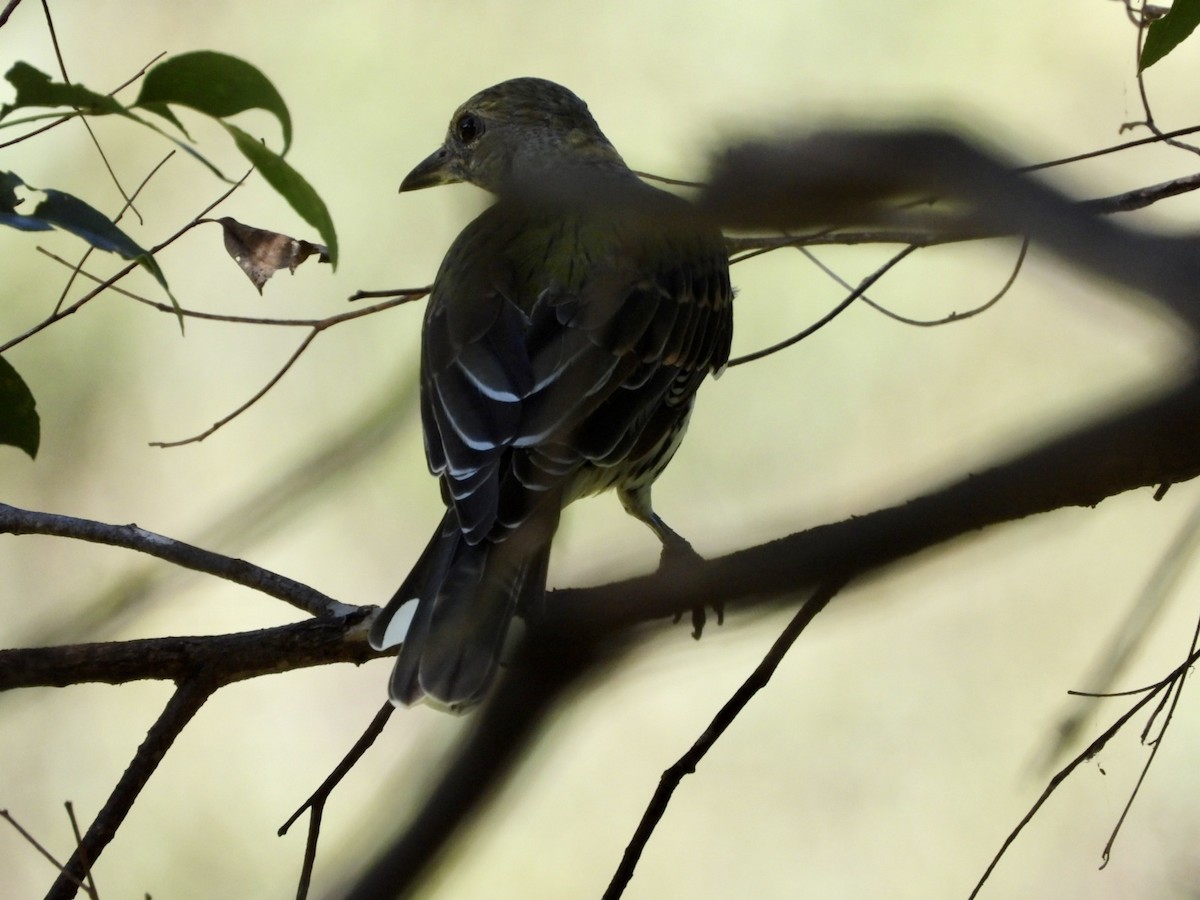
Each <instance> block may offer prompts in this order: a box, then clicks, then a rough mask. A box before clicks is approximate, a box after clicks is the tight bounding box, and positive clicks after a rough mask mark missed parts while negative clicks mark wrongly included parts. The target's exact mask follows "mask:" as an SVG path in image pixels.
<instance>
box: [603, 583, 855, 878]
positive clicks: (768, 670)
mask: <svg viewBox="0 0 1200 900" xmlns="http://www.w3.org/2000/svg"><path fill="white" fill-rule="evenodd" d="M843 586H844V582H842V581H835V582H831V583H830V584H828V585H826V586H824V587H821V588H818V589H817V590H816V591H815V592H814V593H813V595H812V597H810V598H809V600H808V602H806V603H805V604H804V605H803V606H802V607H800V609H799V610H798V611H797V613H796V615H795V616H793V617H792V620H791V621H790V622H788V624H787V627H786V628H784V630H783V632H782V633H781V634H780V635H779V637H778V638H776V640H775V643H774V644H772V645H771V649H770V650H768V651H767V655H766V656H764V657H763V660H762V662H760V663H759V664H758V666H757V667H756V668H755V669H754V671H753V672H752V673H751V674H750V677H749V678H747V679H746V680H745V682H743V683H742V686H741V687H740V688H738V689H737V691H736V692H735V693H734V695H733V696H732V697H730V698H729V700H728V701H727V702H726V703H725V705H724V706H722V707H721V709H720V711H719V712H718V713H717V714H716V716H714V717H713V720H712V722H711V723H709V726H708V728H706V729H705V730H704V733H703V734H702V735H700V737H699V739H697V741H696V742H695V743H694V744H693V745H692V746H691V749H689V750H688V752H687V753H685V754H684V755H683V756H681V757H680V758H679V760H678V761H677V762H676V763H675V764H674V765H673V766H671V767H670V768H669V769H667V770H666V771H665V772H663V774H662V778H661V780H660V781H659V783H658V789H657V790H656V791H655V792H654V796H653V797H652V798H651V800H650V805H649V806H647V807H646V811H645V813H643V814H642V820H641V822H639V823H638V827H637V830H636V831H635V832H634V835H633V839H632V840H631V841H630V842H629V846H628V847H626V848H625V855H624V856H623V857H622V858H621V864H620V865H619V866H618V867H617V871H616V872H615V873H614V874H613V877H612V881H610V882H609V885H608V889H607V890H605V892H604V900H616V898H618V897H620V896H621V895H622V894H624V892H625V888H626V887H627V886H628V885H629V880H630V879H631V878H632V877H633V872H634V869H636V868H637V864H638V860H639V859H641V856H642V851H643V850H644V849H645V848H646V843H647V842H648V841H649V840H650V836H651V835H652V834H653V833H654V829H655V828H656V827H657V825H658V823H659V821H660V820H661V819H662V817H663V813H665V812H666V811H667V805H668V804H669V803H670V802H671V797H672V795H674V793H675V789H676V788H677V787H679V784H680V782H682V781H683V779H684V777H685V776H687V775H691V774H693V773H694V772H695V771H696V767H697V766H698V765H699V764H700V762H701V760H703V759H704V757H705V755H706V754H707V753H708V751H709V750H711V749H712V748H713V745H714V744H716V742H717V741H718V740H719V739H720V737H721V735H722V734H724V733H725V731H726V729H728V728H729V726H730V725H732V724H733V721H734V720H735V719H736V718H737V717H738V716H739V715H740V714H741V712H742V710H743V709H745V708H746V704H748V703H749V702H750V701H751V700H752V699H753V698H754V695H755V694H757V693H758V692H759V691H761V690H762V689H763V688H764V687H766V686H767V683H768V682H770V680H771V676H772V675H774V674H775V670H776V669H777V668H779V664H780V663H781V662H782V661H783V658H784V656H786V655H787V652H788V650H790V649H791V647H792V645H793V644H794V643H795V642H796V639H797V638H798V637H800V635H801V634H802V633H803V632H804V629H805V628H807V627H808V626H809V624H810V623H811V622H812V620H813V619H815V618H816V617H817V615H818V613H820V612H821V610H823V609H824V608H825V607H826V606H828V605H829V602H830V601H831V600H832V599H833V598H834V597H835V596H837V594H838V591H840V590H841V589H842V587H843Z"/></svg>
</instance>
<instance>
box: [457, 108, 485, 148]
mask: <svg viewBox="0 0 1200 900" xmlns="http://www.w3.org/2000/svg"><path fill="white" fill-rule="evenodd" d="M454 133H455V134H457V135H458V139H459V140H460V141H462V142H463V143H464V144H473V143H474V142H475V141H477V140H478V139H479V136H480V135H481V134H483V121H482V120H481V119H480V118H479V116H477V115H475V114H474V113H463V114H462V115H461V116H459V117H458V121H457V122H455V123H454Z"/></svg>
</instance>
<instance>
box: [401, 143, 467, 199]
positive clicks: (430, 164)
mask: <svg viewBox="0 0 1200 900" xmlns="http://www.w3.org/2000/svg"><path fill="white" fill-rule="evenodd" d="M453 169H454V158H453V157H452V156H451V155H450V153H449V151H447V150H446V148H445V147H438V148H437V150H435V151H434V152H433V153H431V154H430V155H429V156H427V157H426V158H425V159H423V160H422V161H421V162H419V163H418V164H417V167H416V168H415V169H413V170H412V171H411V172H409V173H408V174H407V175H406V176H405V177H404V180H403V181H402V182H400V193H404V192H405V191H419V190H421V188H427V187H436V186H437V185H439V184H454V183H455V182H459V181H462V178H461V176H459V175H458V174H457V173H456V172H454V171H453Z"/></svg>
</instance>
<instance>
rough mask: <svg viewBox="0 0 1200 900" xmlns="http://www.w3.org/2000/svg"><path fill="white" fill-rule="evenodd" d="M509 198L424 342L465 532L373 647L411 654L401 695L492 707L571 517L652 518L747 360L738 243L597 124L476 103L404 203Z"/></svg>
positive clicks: (452, 258)
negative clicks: (502, 669) (679, 451)
mask: <svg viewBox="0 0 1200 900" xmlns="http://www.w3.org/2000/svg"><path fill="white" fill-rule="evenodd" d="M457 181H467V182H470V183H472V184H475V185H478V186H479V187H482V188H484V189H486V190H488V191H490V192H491V193H493V194H495V195H496V196H497V202H496V203H495V204H494V205H493V206H491V207H490V208H489V209H488V210H486V211H485V212H484V213H483V214H482V215H480V216H479V217H478V218H477V219H475V221H474V222H472V223H471V224H470V225H468V226H467V227H466V229H465V230H464V231H463V232H462V234H460V235H459V236H458V238H457V239H456V240H455V241H454V244H453V245H452V246H451V247H450V250H449V251H448V252H447V253H446V257H445V259H444V260H443V261H442V265H441V268H440V269H439V270H438V274H437V277H436V279H435V280H434V285H433V291H432V293H431V295H430V298H429V303H428V307H427V309H426V313H425V323H424V329H423V331H422V354H421V413H422V420H423V425H424V431H425V449H426V455H427V457H428V460H429V465H430V468H431V469H432V471H433V472H434V473H435V474H437V475H438V476H439V478H440V480H441V485H442V495H443V498H444V499H445V501H446V505H447V510H446V515H445V517H444V518H443V520H442V524H441V526H440V527H439V528H438V530H437V532H436V533H435V534H434V536H433V539H432V540H431V541H430V543H429V546H428V547H427V548H426V549H425V552H424V553H423V554H422V556H421V558H420V559H419V560H418V561H417V564H416V566H415V567H414V568H413V571H412V572H411V573H410V575H409V576H408V578H407V579H406V580H405V582H404V584H403V585H401V587H400V589H399V590H398V591H397V592H396V595H395V596H394V597H393V598H392V600H391V602H390V603H389V604H388V605H387V607H386V608H385V609H384V610H383V612H382V613H380V615H379V617H378V619H377V620H376V622H375V624H374V626H373V627H372V629H371V642H372V644H373V645H374V646H376V647H378V648H383V647H388V646H393V645H395V644H397V643H402V644H403V646H402V647H401V650H400V656H399V659H398V660H397V662H396V668H395V671H394V673H393V676H392V681H391V687H390V694H391V697H392V699H393V700H394V701H395V702H398V703H404V704H410V703H415V702H417V701H418V700H421V699H428V700H430V701H431V702H433V703H435V704H437V705H440V706H444V707H447V708H450V709H455V710H460V709H464V708H466V707H468V706H470V705H471V704H473V703H475V702H477V701H478V700H480V699H482V697H483V695H484V693H485V692H486V690H487V688H488V686H489V685H490V683H491V681H492V679H493V678H494V677H495V673H496V668H497V666H498V663H499V657H500V650H501V647H502V645H503V642H504V637H505V634H506V633H507V630H508V626H509V624H510V622H511V619H512V617H513V615H514V614H516V613H518V612H520V613H529V612H534V611H536V606H537V604H538V603H540V601H541V599H542V596H543V594H544V591H545V581H546V565H547V563H548V560H549V553H550V542H551V540H552V538H553V536H554V531H555V529H556V528H557V526H558V519H559V514H560V512H561V510H562V508H563V507H564V506H565V505H566V504H568V503H570V502H571V501H572V500H574V499H576V498H578V497H581V496H585V495H587V494H592V493H596V492H598V491H602V490H605V489H607V488H616V489H617V491H618V494H619V496H620V498H621V501H622V503H623V504H624V505H625V508H626V509H627V510H628V511H629V512H630V513H631V514H633V515H635V516H637V517H638V518H639V519H641V520H642V521H644V522H645V523H646V524H647V525H649V526H650V527H651V528H652V529H653V530H654V531H655V533H656V534H657V535H658V536H659V538H660V539H661V540H662V541H663V544H664V552H666V551H669V550H672V549H675V550H684V551H688V550H690V548H689V547H688V545H687V543H686V541H684V540H683V539H682V538H680V537H679V536H678V535H676V534H675V533H674V532H673V531H671V530H670V529H669V528H668V527H667V526H666V525H665V523H663V521H662V520H661V519H659V518H658V516H657V515H655V514H654V512H653V510H652V508H651V503H650V486H651V484H653V482H654V480H655V478H657V477H658V475H659V474H660V473H661V472H662V470H663V469H664V468H665V467H666V465H667V463H668V462H669V461H670V459H671V457H672V455H673V454H674V452H675V450H676V448H677V447H678V445H679V441H680V440H681V438H682V436H683V432H684V430H685V429H686V427H687V420H688V416H689V415H690V413H691V409H692V403H693V399H694V395H695V392H696V390H697V388H698V387H699V385H700V383H701V382H702V381H703V380H704V377H705V376H706V375H707V374H708V373H710V372H719V371H720V370H721V369H722V368H723V367H724V365H725V363H726V361H727V360H728V358H729V342H730V337H731V334H732V330H733V319H732V305H731V303H732V290H731V288H730V285H729V266H728V258H727V256H726V253H725V247H724V242H723V239H722V237H721V235H720V233H719V232H718V231H717V230H716V229H715V228H711V227H710V226H707V225H705V224H701V223H699V221H698V220H697V219H696V218H695V217H692V216H688V215H686V212H687V210H688V207H687V205H686V203H685V202H684V201H683V200H680V199H679V198H677V197H674V196H673V195H671V194H668V193H666V192H664V191H660V190H658V189H656V188H653V187H650V186H649V185H647V184H645V183H643V182H642V181H641V180H640V179H639V178H637V176H635V175H634V174H633V173H632V172H631V171H630V170H629V169H628V168H627V167H626V165H625V163H624V162H623V161H622V159H621V157H620V156H619V155H618V154H617V152H616V150H615V149H613V146H612V145H611V144H610V143H609V142H608V139H607V138H605V137H604V135H603V134H602V133H601V131H600V129H599V127H598V126H597V125H596V123H595V121H594V120H593V119H592V117H591V115H590V113H589V112H588V110H587V106H586V105H585V104H584V103H583V101H581V100H580V99H579V98H578V97H576V96H575V95H574V94H572V93H571V92H570V91H568V90H566V89H565V88H563V87H561V86H559V85H557V84H554V83H553V82H550V81H545V80H542V79H538V78H518V79H514V80H512V81H506V82H504V83H502V84H499V85H496V86H495V87H491V88H488V89H487V90H485V91H482V92H480V93H479V94H476V95H475V96H474V97H472V98H471V99H470V100H468V101H467V102H466V103H465V104H463V105H462V106H461V107H460V108H459V109H458V110H457V111H456V112H455V114H454V117H453V118H452V119H451V123H450V130H449V133H448V135H447V137H446V140H445V143H443V145H442V146H441V147H440V148H439V149H438V150H437V151H436V152H435V153H434V154H433V155H431V156H430V157H429V158H428V159H426V160H425V161H424V162H422V163H420V164H419V165H418V166H417V167H416V168H415V169H414V170H413V171H412V172H411V173H410V174H409V175H408V177H407V178H405V180H404V182H403V184H402V185H401V188H400V189H401V190H402V191H405V190H415V189H418V188H424V187H431V186H434V185H438V184H448V183H453V182H457Z"/></svg>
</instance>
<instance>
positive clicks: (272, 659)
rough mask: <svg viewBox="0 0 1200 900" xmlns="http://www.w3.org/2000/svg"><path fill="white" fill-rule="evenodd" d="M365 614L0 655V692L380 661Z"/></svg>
mask: <svg viewBox="0 0 1200 900" xmlns="http://www.w3.org/2000/svg"><path fill="white" fill-rule="evenodd" d="M371 609H372V607H363V608H358V609H355V611H354V614H353V615H352V616H348V617H346V618H344V619H342V618H339V619H328V618H325V619H310V620H307V621H304V622H298V623H296V624H294V625H283V626H281V627H279V628H266V629H263V630H261V631H247V632H242V633H240V634H223V635H216V636H213V637H164V638H147V639H144V640H137V641H120V642H111V643H102V644H72V645H69V646H66V647H38V648H32V649H21V650H0V691H5V690H11V689H13V688H23V687H66V686H68V685H72V684H83V683H86V682H101V683H104V684H123V683H124V682H127V681H142V680H168V681H182V680H184V679H188V678H194V677H196V676H197V675H198V674H199V673H204V675H205V677H206V678H208V679H209V680H211V681H212V682H213V683H214V684H217V685H221V684H229V683H231V682H234V681H243V680H245V679H247V678H256V677H258V676H259V675H272V674H276V673H278V672H290V671H292V670H294V669H303V668H307V667H309V666H323V665H328V664H329V663H340V662H348V663H354V664H355V665H359V664H361V663H364V662H366V661H367V660H370V659H375V658H376V657H379V656H383V655H386V654H381V653H379V652H378V651H376V650H372V649H371V647H370V645H369V644H368V643H367V639H366V627H365V623H364V618H365V616H366V614H367V613H368V612H370V611H371Z"/></svg>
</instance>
